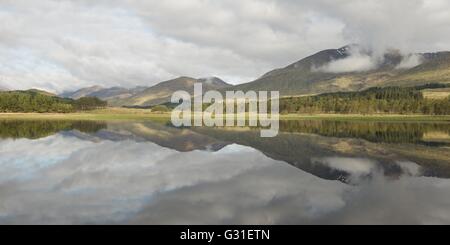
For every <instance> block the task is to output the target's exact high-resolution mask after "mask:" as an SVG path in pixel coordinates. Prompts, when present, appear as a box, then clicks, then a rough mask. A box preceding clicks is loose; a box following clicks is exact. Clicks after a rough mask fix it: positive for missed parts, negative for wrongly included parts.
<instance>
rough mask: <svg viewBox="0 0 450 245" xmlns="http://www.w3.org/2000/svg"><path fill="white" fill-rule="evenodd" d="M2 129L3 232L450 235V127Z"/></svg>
mask: <svg viewBox="0 0 450 245" xmlns="http://www.w3.org/2000/svg"><path fill="white" fill-rule="evenodd" d="M280 127H281V132H280V134H279V135H278V136H277V137H275V138H260V137H259V130H257V129H250V128H183V129H179V128H174V127H173V126H171V125H170V123H167V122H163V121H160V122H67V121H66V122H65V121H11V120H7V121H0V224H450V123H399V122H393V123H383V122H342V121H283V122H281V124H280Z"/></svg>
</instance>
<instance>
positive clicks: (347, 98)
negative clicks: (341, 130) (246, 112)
mask: <svg viewBox="0 0 450 245" xmlns="http://www.w3.org/2000/svg"><path fill="white" fill-rule="evenodd" d="M445 86H447V85H439V84H429V85H425V86H418V87H406V88H405V87H385V88H370V89H367V90H365V91H360V92H338V93H329V94H321V95H316V96H309V97H290V98H283V99H281V100H280V112H281V113H342V114H376V113H385V114H428V115H449V114H450V98H447V99H426V98H424V96H423V94H422V92H421V90H423V89H427V88H441V87H445Z"/></svg>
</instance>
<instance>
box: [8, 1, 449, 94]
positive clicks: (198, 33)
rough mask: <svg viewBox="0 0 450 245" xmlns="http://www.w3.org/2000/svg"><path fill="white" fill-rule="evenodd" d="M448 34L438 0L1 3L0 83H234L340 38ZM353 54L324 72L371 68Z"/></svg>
mask: <svg viewBox="0 0 450 245" xmlns="http://www.w3.org/2000/svg"><path fill="white" fill-rule="evenodd" d="M405 9H407V10H408V11H405ZM448 40H450V3H449V2H448V1H444V0H412V1H411V0H400V1H395V2H392V1H375V0H366V1H359V0H358V1H356V0H345V1H343V0H337V1H328V0H314V1H313V0H302V1H297V0H296V1H281V0H279V1H277V0H262V1H261V0H244V1H225V0H218V1H201V0H189V1H187V0H186V1H182V2H180V1H175V0H168V1H156V0H150V1H138V0H113V1H105V0H100V1H95V2H94V1H71V0H61V1H53V0H42V1H39V2H36V1H31V0H14V1H12V0H2V1H0V86H6V87H13V88H29V87H38V88H45V89H50V90H53V91H58V92H61V91H62V90H66V89H74V88H78V87H83V86H89V85H94V84H100V85H103V86H115V85H121V86H127V87H130V86H136V85H153V84H155V83H157V82H159V81H161V80H165V79H170V78H173V77H176V76H181V75H186V76H193V77H205V76H218V77H222V78H224V79H225V80H227V81H230V82H237V83H239V82H246V81H250V80H252V79H254V78H256V77H259V76H260V75H262V74H263V73H265V72H267V71H269V70H271V69H273V68H276V67H282V66H285V65H287V64H289V63H291V62H294V61H296V60H299V59H300V58H303V57H305V56H307V55H310V54H312V53H314V52H316V51H320V50H323V49H326V48H336V47H340V46H343V45H345V44H347V43H354V42H358V43H361V44H363V45H365V46H367V47H370V48H373V49H376V50H384V49H386V48H390V47H394V48H400V49H402V51H403V52H404V53H408V52H411V51H414V52H416V51H419V52H424V51H436V50H446V49H450V42H449V41H448ZM352 59H353V60H347V61H345V62H344V63H343V64H340V63H337V64H335V65H333V67H331V69H332V70H338V71H339V70H342V66H354V64H355V63H361V64H362V65H358V66H359V67H354V69H367V68H368V66H369V65H370V63H369V60H368V59H367V57H356V58H355V57H353V58H352Z"/></svg>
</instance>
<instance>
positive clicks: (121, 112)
mask: <svg viewBox="0 0 450 245" xmlns="http://www.w3.org/2000/svg"><path fill="white" fill-rule="evenodd" d="M8 119H10V120H125V121H126V120H139V121H141V120H143V121H145V120H158V119H159V120H167V119H170V113H155V112H151V111H150V110H141V109H122V108H108V109H102V110H95V111H91V112H80V113H67V114H61V113H0V120H8ZM280 120H340V121H409V122H450V115H444V116H432V115H392V114H372V115H358V114H286V115H280Z"/></svg>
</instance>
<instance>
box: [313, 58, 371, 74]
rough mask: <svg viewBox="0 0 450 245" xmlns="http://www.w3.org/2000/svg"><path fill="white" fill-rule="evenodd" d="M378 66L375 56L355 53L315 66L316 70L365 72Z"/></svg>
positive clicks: (314, 69)
mask: <svg viewBox="0 0 450 245" xmlns="http://www.w3.org/2000/svg"><path fill="white" fill-rule="evenodd" d="M376 67H377V63H376V62H375V61H374V58H373V57H371V56H369V55H363V54H354V55H351V56H348V57H347V58H344V59H339V60H333V61H331V62H329V63H327V64H325V65H324V66H321V67H317V68H313V71H316V72H329V73H344V72H363V71H369V70H372V69H374V68H376Z"/></svg>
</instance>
